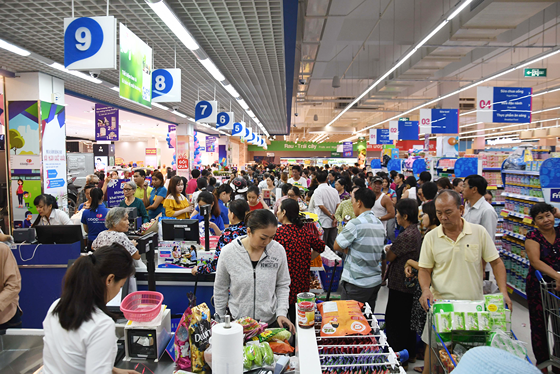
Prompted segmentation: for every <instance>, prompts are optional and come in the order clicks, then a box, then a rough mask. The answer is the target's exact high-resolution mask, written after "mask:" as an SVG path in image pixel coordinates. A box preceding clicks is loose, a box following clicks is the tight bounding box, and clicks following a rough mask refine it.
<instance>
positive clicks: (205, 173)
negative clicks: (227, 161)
mask: <svg viewBox="0 0 560 374" xmlns="http://www.w3.org/2000/svg"><path fill="white" fill-rule="evenodd" d="M208 174H209V173H208V170H206V169H204V170H202V171H201V172H200V175H202V176H203V177H206V176H207V175H208Z"/></svg>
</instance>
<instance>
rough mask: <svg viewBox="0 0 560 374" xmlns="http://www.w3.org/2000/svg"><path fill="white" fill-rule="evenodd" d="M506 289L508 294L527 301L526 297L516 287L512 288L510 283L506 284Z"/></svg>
mask: <svg viewBox="0 0 560 374" xmlns="http://www.w3.org/2000/svg"><path fill="white" fill-rule="evenodd" d="M507 288H508V292H510V293H515V294H516V295H519V296H521V297H522V298H524V299H525V300H527V295H526V294H525V293H524V292H523V291H521V290H519V289H517V288H516V287H514V286H513V285H511V284H510V283H508V284H507Z"/></svg>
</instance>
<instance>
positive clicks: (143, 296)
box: [121, 291, 163, 322]
mask: <svg viewBox="0 0 560 374" xmlns="http://www.w3.org/2000/svg"><path fill="white" fill-rule="evenodd" d="M162 302H163V295H162V294H161V293H159V292H153V291H137V292H133V293H131V294H130V295H128V296H127V297H125V298H124V300H123V301H122V303H121V311H122V312H123V314H124V316H125V318H126V319H128V320H129V321H135V322H150V321H152V320H153V319H154V318H156V317H157V316H158V314H159V313H160V311H161V304H162Z"/></svg>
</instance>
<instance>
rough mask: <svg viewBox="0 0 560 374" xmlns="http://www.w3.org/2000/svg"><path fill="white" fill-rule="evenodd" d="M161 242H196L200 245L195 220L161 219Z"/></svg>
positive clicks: (196, 221)
mask: <svg viewBox="0 0 560 374" xmlns="http://www.w3.org/2000/svg"><path fill="white" fill-rule="evenodd" d="M161 227H162V231H163V240H176V241H186V242H197V243H199V244H200V233H199V232H198V220H197V219H162V220H161Z"/></svg>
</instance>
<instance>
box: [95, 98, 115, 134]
mask: <svg viewBox="0 0 560 374" xmlns="http://www.w3.org/2000/svg"><path fill="white" fill-rule="evenodd" d="M100 140H102V141H107V140H119V110H118V109H116V108H113V107H110V106H107V105H103V104H95V141H100Z"/></svg>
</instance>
